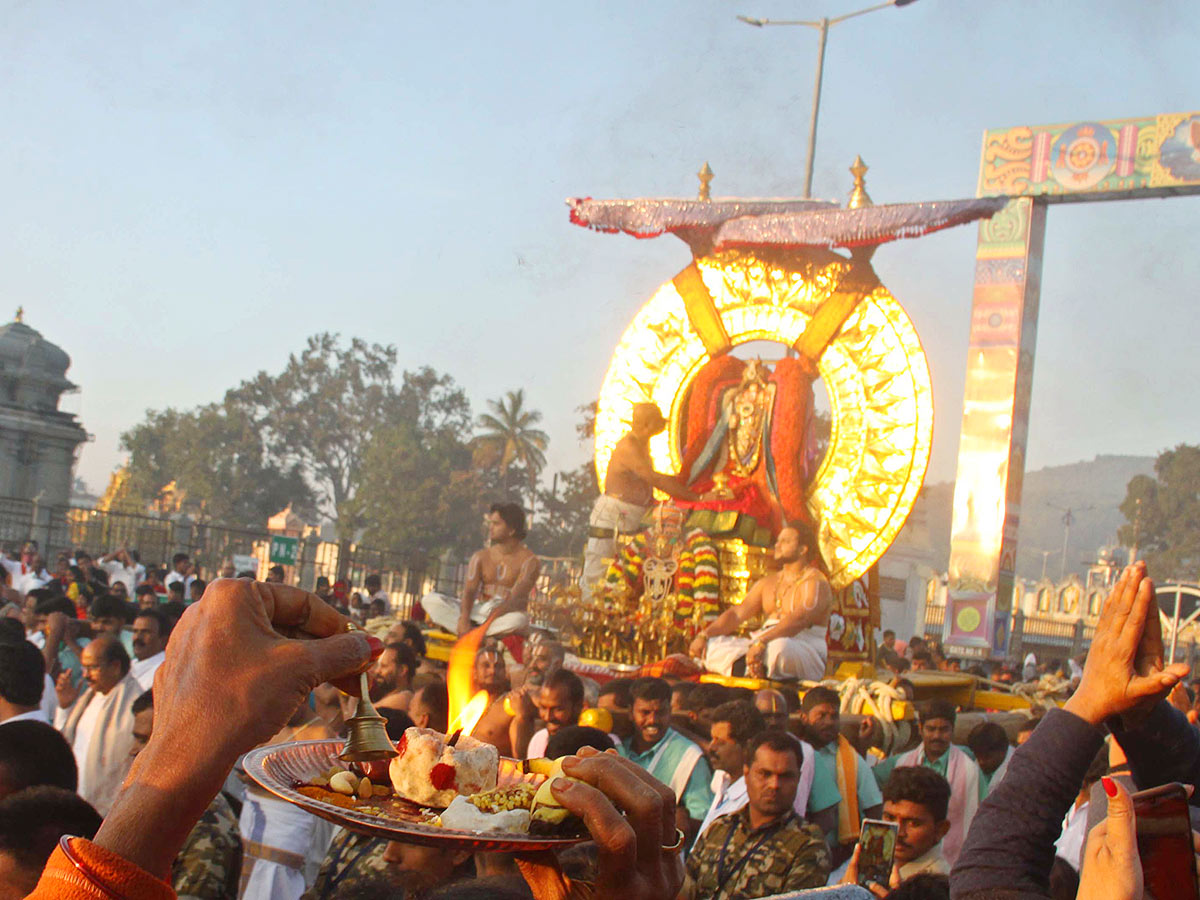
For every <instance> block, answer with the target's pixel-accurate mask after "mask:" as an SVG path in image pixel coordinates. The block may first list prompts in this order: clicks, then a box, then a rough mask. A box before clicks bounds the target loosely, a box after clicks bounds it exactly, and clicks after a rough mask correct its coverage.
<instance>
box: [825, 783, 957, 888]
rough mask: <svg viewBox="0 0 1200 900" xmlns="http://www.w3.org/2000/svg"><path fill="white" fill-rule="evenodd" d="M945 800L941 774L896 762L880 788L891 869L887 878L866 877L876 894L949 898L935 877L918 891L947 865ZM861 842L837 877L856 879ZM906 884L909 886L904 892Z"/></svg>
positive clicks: (946, 790) (946, 789) (946, 869)
mask: <svg viewBox="0 0 1200 900" xmlns="http://www.w3.org/2000/svg"><path fill="white" fill-rule="evenodd" d="M949 804H950V784H949V782H947V781H946V779H945V778H943V777H942V776H941V775H939V774H937V772H934V771H933V770H932V769H927V768H925V767H924V766H901V767H899V768H897V769H895V770H894V771H893V772H892V776H891V778H889V779H888V783H887V785H885V787H884V791H883V810H884V811H883V817H884V821H887V822H893V823H895V825H896V828H897V830H896V838H895V850H894V855H893V857H892V871H891V874H890V876H889V877H888V878H887V879H886V883H884V884H880V883H879V882H870V883H868V889H869V890H870V891H871V893H873V894H874V895H875V896H876V897H891V898H897V897H905V896H910V897H913V898H914V900H916V898H920V900H925V898H928V897H933V896H944V897H946V898H947V900H949V896H950V894H949V890H948V887H943V884H944V883H942V882H935V883H934V884H933V885H932V886H933V887H934V891H935V892H934V893H924V892H923V891H922V885H923V883H924V882H923V880H924V879H927V878H931V877H938V878H945V876H946V875H948V874H949V873H950V865H949V863H947V862H946V859H945V857H944V856H943V855H942V853H941V847H942V844H941V841H942V838H943V837H944V836H945V834H946V831H947V829H948V828H949V827H950V823H949V822H948V821H947V820H946V810H947V808H948V807H949ZM861 852H862V844H861V843H858V844H855V845H854V852H853V854H852V855H851V857H850V861H849V863H848V864H847V866H846V871H845V872H844V874H843V876H842V878H841V881H840V883H841V884H857V883H858V879H859V874H860V873H859V861H860V857H861ZM905 888H908V889H909V892H908V893H906V892H905V890H904V889H905Z"/></svg>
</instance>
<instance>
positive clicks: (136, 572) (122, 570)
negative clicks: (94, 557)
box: [100, 559, 146, 597]
mask: <svg viewBox="0 0 1200 900" xmlns="http://www.w3.org/2000/svg"><path fill="white" fill-rule="evenodd" d="M100 568H102V569H103V570H104V571H105V572H107V573H108V583H109V584H112V583H113V582H114V581H119V582H121V583H122V584H123V585H125V592H126V593H127V594H129V596H130V597H132V596H133V590H134V588H136V587H137V586H138V585H139V584H141V583H142V581H143V580H144V579H145V577H146V567H145V566H143V565H142V564H141V563H137V564H136V565H134V566H132V567H129V566H124V565H122V564H121V563H120V561H119V560H115V559H110V560H109V561H108V562H102V563H100Z"/></svg>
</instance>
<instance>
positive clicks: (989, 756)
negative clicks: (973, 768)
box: [967, 722, 1013, 792]
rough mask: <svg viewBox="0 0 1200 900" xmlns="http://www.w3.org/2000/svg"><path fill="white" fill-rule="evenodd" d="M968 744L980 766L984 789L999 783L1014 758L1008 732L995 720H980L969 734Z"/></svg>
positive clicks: (986, 789)
mask: <svg viewBox="0 0 1200 900" xmlns="http://www.w3.org/2000/svg"><path fill="white" fill-rule="evenodd" d="M967 746H968V747H970V748H971V753H973V754H974V755H975V762H976V764H978V766H979V774H980V778H981V780H982V782H983V789H984V791H985V792H986V791H990V790H991V789H992V785H994V784H997V783H999V781H1000V779H1001V778H1003V777H1004V773H1005V772H1006V771H1007V769H1008V761H1009V760H1010V759H1012V754H1013V747H1012V744H1010V743H1009V742H1008V733H1007V732H1005V730H1004V729H1003V728H1001V727H1000V726H999V725H997V724H996V723H995V722H980V723H979V724H978V725H976V726H975V727H974V728H972V729H971V733H970V734H969V735H967Z"/></svg>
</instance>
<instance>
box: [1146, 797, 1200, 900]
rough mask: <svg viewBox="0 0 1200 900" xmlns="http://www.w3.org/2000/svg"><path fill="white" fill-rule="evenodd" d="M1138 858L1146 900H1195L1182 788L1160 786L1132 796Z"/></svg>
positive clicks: (1199, 888)
mask: <svg viewBox="0 0 1200 900" xmlns="http://www.w3.org/2000/svg"><path fill="white" fill-rule="evenodd" d="M1133 809H1134V814H1135V815H1136V816H1137V843H1138V856H1139V857H1140V858H1141V861H1142V876H1143V878H1144V879H1145V885H1146V887H1145V892H1144V894H1143V896H1144V897H1146V898H1147V900H1196V898H1197V896H1198V895H1200V884H1198V883H1197V879H1196V851H1195V850H1194V849H1193V847H1192V822H1191V818H1190V817H1189V815H1188V796H1187V792H1186V791H1185V790H1184V789H1183V785H1181V784H1178V783H1175V784H1162V785H1159V786H1158V787H1153V788H1150V789H1149V790H1146V791H1139V792H1138V793H1136V794H1134V795H1133Z"/></svg>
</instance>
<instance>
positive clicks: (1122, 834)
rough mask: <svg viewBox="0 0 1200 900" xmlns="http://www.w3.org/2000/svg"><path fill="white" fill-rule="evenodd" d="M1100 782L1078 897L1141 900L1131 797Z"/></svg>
mask: <svg viewBox="0 0 1200 900" xmlns="http://www.w3.org/2000/svg"><path fill="white" fill-rule="evenodd" d="M1126 571H1128V570H1126ZM1092 646H1093V647H1095V644H1093V645H1092ZM1090 659H1091V657H1090V655H1089V661H1090ZM1085 677H1086V674H1085ZM1103 781H1104V790H1105V793H1107V794H1108V816H1107V817H1106V818H1105V819H1104V821H1102V822H1101V823H1100V824H1099V825H1097V826H1096V827H1095V828H1093V829H1092V830H1091V833H1090V834H1089V835H1088V841H1087V849H1085V850H1084V852H1083V868H1082V870H1081V871H1080V873H1079V891H1078V893H1077V894H1076V896H1077V897H1079V898H1080V900H1100V898H1104V900H1141V897H1142V861H1141V859H1140V858H1139V857H1138V848H1137V824H1136V822H1135V817H1134V812H1133V800H1132V799H1131V798H1130V796H1129V792H1128V791H1127V790H1125V788H1124V787H1122V786H1121V783H1120V782H1118V781H1116V780H1115V779H1112V778H1107V777H1106V778H1104V779H1103Z"/></svg>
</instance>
